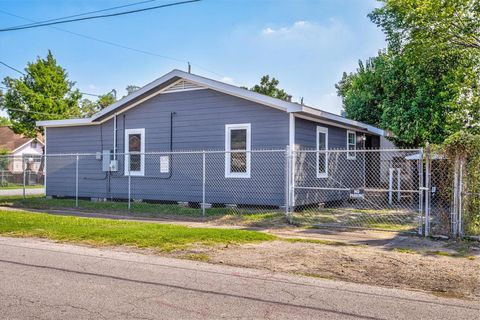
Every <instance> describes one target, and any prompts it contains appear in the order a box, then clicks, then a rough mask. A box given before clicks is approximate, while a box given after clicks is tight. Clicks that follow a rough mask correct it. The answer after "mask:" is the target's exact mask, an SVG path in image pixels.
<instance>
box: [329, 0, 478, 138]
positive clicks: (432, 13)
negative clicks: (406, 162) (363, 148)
mask: <svg viewBox="0 0 480 320" xmlns="http://www.w3.org/2000/svg"><path fill="white" fill-rule="evenodd" d="M381 2H382V3H383V6H382V7H380V8H378V9H376V10H374V11H373V12H372V13H371V14H370V15H369V16H370V18H371V20H372V21H373V22H374V23H376V24H377V25H378V26H379V27H380V28H382V30H383V31H384V32H385V34H386V38H387V42H388V48H387V49H386V50H385V51H383V52H381V53H380V54H379V55H378V56H377V57H374V58H371V59H369V60H367V62H366V64H365V66H364V65H363V63H361V64H360V65H359V67H358V69H357V71H356V72H355V73H352V74H344V76H343V78H342V80H341V81H340V82H339V83H338V84H337V91H338V94H339V95H340V96H341V97H342V99H343V103H344V108H345V111H346V113H347V116H349V117H351V118H353V119H357V120H360V121H365V122H368V123H370V124H373V125H377V126H380V127H383V128H385V129H389V130H391V131H392V132H393V133H394V134H395V138H394V139H393V140H394V142H395V143H396V144H397V145H400V146H420V145H423V144H424V143H426V142H432V143H441V142H442V141H444V139H445V138H446V137H448V136H449V135H450V134H452V133H454V132H457V131H459V130H467V131H469V132H473V133H478V132H479V130H480V106H479V102H480V99H479V96H480V92H479V88H480V84H479V77H478V71H479V70H480V50H479V49H480V48H479V47H478V37H479V36H478V35H479V34H480V33H479V31H480V17H479V8H480V7H479V1H478V0H466V1H447V0H382V1H381Z"/></svg>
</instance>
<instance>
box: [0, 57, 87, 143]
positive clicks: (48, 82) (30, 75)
mask: <svg viewBox="0 0 480 320" xmlns="http://www.w3.org/2000/svg"><path fill="white" fill-rule="evenodd" d="M3 83H4V85H5V86H6V87H7V92H6V94H5V97H4V101H3V105H2V107H3V109H5V110H6V111H7V113H8V115H9V117H10V120H11V122H12V129H13V130H14V131H15V132H16V133H22V134H24V135H25V136H27V137H31V138H34V137H36V135H37V133H38V132H42V131H43V128H37V127H36V125H35V122H36V121H39V120H54V119H65V118H72V117H78V116H80V108H79V101H80V99H81V97H82V95H81V94H80V92H79V91H78V90H74V89H73V86H74V82H71V81H69V80H68V74H67V72H66V70H65V69H63V68H62V67H61V66H59V65H58V64H57V61H56V60H55V58H54V57H53V55H52V53H51V52H50V51H48V54H47V57H46V58H45V59H42V58H40V57H38V58H37V60H36V61H35V62H31V63H28V64H27V67H26V68H25V75H23V76H21V77H20V78H18V79H13V78H11V77H6V78H5V79H4V81H3Z"/></svg>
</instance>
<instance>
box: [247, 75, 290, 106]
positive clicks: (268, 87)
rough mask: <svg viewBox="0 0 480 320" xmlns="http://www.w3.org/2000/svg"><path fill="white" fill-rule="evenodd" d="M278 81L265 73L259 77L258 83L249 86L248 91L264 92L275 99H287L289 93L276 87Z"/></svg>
mask: <svg viewBox="0 0 480 320" xmlns="http://www.w3.org/2000/svg"><path fill="white" fill-rule="evenodd" d="M279 83H280V82H279V81H278V80H277V79H275V78H273V77H272V79H270V76H269V75H265V76H263V77H262V78H261V79H260V84H256V85H254V86H253V87H252V88H250V91H254V92H258V93H261V94H265V95H267V96H271V97H274V98H277V99H282V100H287V99H288V97H289V95H288V94H287V93H286V92H285V90H283V89H280V88H278V84H279Z"/></svg>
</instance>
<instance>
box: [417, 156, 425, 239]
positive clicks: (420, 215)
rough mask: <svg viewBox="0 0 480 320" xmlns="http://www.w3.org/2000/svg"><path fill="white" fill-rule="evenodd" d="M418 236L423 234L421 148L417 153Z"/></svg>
mask: <svg viewBox="0 0 480 320" xmlns="http://www.w3.org/2000/svg"><path fill="white" fill-rule="evenodd" d="M418 159H419V160H418V191H419V193H418V235H420V236H421V235H422V233H423V192H424V187H425V185H424V180H423V148H421V149H420V151H419V157H418Z"/></svg>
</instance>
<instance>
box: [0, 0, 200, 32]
mask: <svg viewBox="0 0 480 320" xmlns="http://www.w3.org/2000/svg"><path fill="white" fill-rule="evenodd" d="M199 1H201V0H186V1H179V2H172V3H167V4H162V5H158V6H153V7H148V8H141V9H135V10H129V11H123V12H116V13H109V14H101V15H96V16H90V17H83V18H75V19H67V20H62V21H53V22H47V23H39V24H35V25H30V26H16V27H10V28H4V29H0V32H6V31H15V30H23V29H31V28H38V27H44V26H50V25H56V24H63V23H69V22H76V21H84V20H92V19H100V18H110V17H116V16H123V15H127V14H132V13H138V12H143V11H149V10H156V9H161V8H166V7H173V6H178V5H182V4H188V3H193V2H199Z"/></svg>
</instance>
